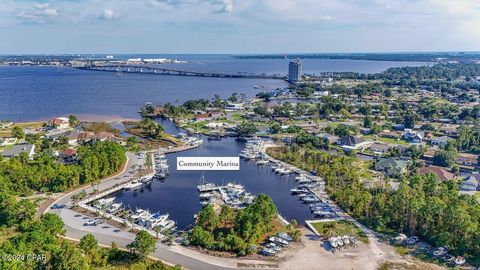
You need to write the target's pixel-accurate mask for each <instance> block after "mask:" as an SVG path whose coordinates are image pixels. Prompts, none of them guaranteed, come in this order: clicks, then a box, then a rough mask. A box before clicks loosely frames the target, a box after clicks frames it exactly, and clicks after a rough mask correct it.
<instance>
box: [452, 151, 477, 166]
mask: <svg viewBox="0 0 480 270" xmlns="http://www.w3.org/2000/svg"><path fill="white" fill-rule="evenodd" d="M457 163H458V164H460V165H465V166H471V167H476V166H478V155H475V154H469V153H460V154H458V159H457Z"/></svg>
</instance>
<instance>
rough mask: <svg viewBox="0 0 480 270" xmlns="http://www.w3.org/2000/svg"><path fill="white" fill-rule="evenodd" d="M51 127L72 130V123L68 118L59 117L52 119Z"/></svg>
mask: <svg viewBox="0 0 480 270" xmlns="http://www.w3.org/2000/svg"><path fill="white" fill-rule="evenodd" d="M50 125H51V126H52V127H55V128H57V129H68V128H70V121H69V120H68V118H66V117H57V118H53V119H52V121H51V122H50Z"/></svg>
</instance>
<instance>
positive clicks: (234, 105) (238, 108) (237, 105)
mask: <svg viewBox="0 0 480 270" xmlns="http://www.w3.org/2000/svg"><path fill="white" fill-rule="evenodd" d="M243 109H245V107H244V105H243V103H233V102H229V103H228V104H227V105H226V106H225V110H229V111H241V110H243Z"/></svg>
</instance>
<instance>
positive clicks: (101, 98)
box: [0, 55, 425, 121]
mask: <svg viewBox="0 0 480 270" xmlns="http://www.w3.org/2000/svg"><path fill="white" fill-rule="evenodd" d="M124 57H127V56H124ZM132 57H134V55H132ZM141 57H152V58H155V57H164V56H158V55H148V56H141ZM167 57H174V58H178V59H179V60H187V61H189V62H188V63H186V64H166V65H163V66H165V67H168V68H175V69H181V70H192V71H210V72H222V73H237V72H247V73H267V74H286V73H287V66H288V60H286V59H266V60H255V59H247V60H245V59H235V58H232V57H230V56H228V55H178V56H175V55H168V56H167ZM302 62H303V69H304V72H305V73H318V72H324V71H356V72H363V73H374V72H381V71H383V70H385V69H387V68H390V67H398V66H407V65H408V66H418V65H424V64H425V63H411V62H383V61H382V62H379V61H352V60H326V59H307V60H303V61H302ZM254 86H262V87H263V88H262V90H259V89H255V88H254ZM285 86H287V84H286V83H285V82H283V81H279V80H252V79H225V78H223V79H218V78H199V77H178V76H161V75H142V74H124V76H123V77H119V76H117V75H116V74H115V73H104V72H94V71H83V70H76V69H71V68H57V67H37V66H36V67H32V66H0V94H1V95H0V120H13V121H29V120H45V119H48V118H51V117H55V116H61V115H69V114H77V115H80V116H81V115H103V116H116V117H125V118H138V113H137V112H138V109H139V108H140V107H141V106H142V105H143V104H145V102H148V101H149V102H153V103H167V102H170V103H175V104H179V103H183V102H184V101H186V100H189V99H197V98H207V99H211V98H213V96H214V95H215V94H220V95H221V96H222V97H228V96H230V95H231V94H232V93H234V92H238V93H244V94H246V95H247V96H248V97H252V96H254V95H255V94H256V93H257V92H259V91H265V90H268V89H275V88H278V87H285Z"/></svg>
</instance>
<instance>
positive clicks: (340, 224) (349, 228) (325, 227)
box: [312, 220, 368, 244]
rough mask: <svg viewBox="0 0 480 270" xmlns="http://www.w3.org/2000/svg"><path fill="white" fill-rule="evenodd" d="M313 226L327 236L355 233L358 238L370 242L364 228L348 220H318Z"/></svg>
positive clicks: (366, 242)
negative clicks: (363, 230)
mask: <svg viewBox="0 0 480 270" xmlns="http://www.w3.org/2000/svg"><path fill="white" fill-rule="evenodd" d="M312 226H313V227H314V228H315V229H316V230H317V232H318V233H320V234H322V235H323V236H325V237H330V236H337V235H354V236H355V237H357V238H358V240H360V241H362V242H363V243H365V244H368V237H367V236H366V235H365V233H363V232H362V230H361V229H360V228H359V227H357V226H355V224H353V223H351V222H350V221H346V220H339V221H330V222H317V223H312Z"/></svg>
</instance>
